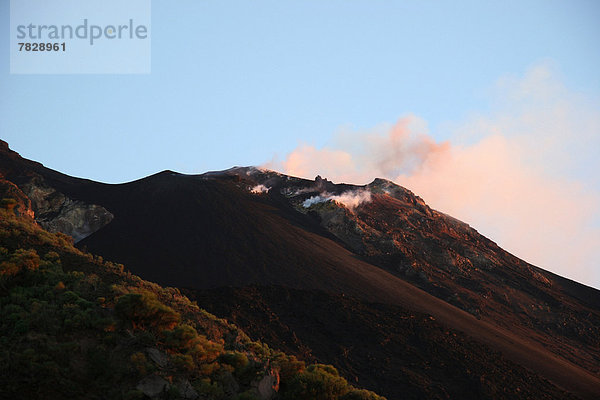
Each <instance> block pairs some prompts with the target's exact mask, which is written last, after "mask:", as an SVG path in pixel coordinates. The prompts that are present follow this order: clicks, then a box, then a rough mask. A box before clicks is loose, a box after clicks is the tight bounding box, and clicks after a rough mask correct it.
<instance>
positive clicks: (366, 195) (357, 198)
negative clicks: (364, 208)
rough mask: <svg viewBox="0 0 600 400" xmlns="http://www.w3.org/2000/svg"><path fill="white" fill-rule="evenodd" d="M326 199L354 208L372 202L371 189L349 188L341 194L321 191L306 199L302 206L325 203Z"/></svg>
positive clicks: (307, 206)
mask: <svg viewBox="0 0 600 400" xmlns="http://www.w3.org/2000/svg"><path fill="white" fill-rule="evenodd" d="M326 201H335V202H336V203H340V204H343V205H344V206H345V207H346V208H349V209H350V210H353V209H355V208H356V207H358V206H359V205H361V204H362V203H368V202H370V201H371V192H370V191H369V190H349V191H347V192H344V193H342V194H341V195H332V194H329V193H321V194H320V195H318V196H312V197H310V198H309V199H306V200H304V203H302V207H304V208H309V207H310V206H312V205H313V204H317V203H324V202H326Z"/></svg>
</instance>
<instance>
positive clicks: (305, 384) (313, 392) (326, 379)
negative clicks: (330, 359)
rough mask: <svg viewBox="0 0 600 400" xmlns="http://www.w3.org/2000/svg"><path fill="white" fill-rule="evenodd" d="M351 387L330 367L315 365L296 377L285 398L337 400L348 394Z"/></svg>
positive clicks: (289, 385)
mask: <svg viewBox="0 0 600 400" xmlns="http://www.w3.org/2000/svg"><path fill="white" fill-rule="evenodd" d="M350 390H351V387H350V386H349V385H348V382H346V380H345V379H344V378H342V377H340V376H339V374H338V372H337V370H336V369H335V368H333V367H332V366H330V365H322V364H314V365H310V366H309V367H308V368H306V370H304V371H303V372H301V373H299V374H297V375H296V376H294V377H293V378H292V379H291V381H290V382H289V384H288V385H287V390H286V393H285V396H284V398H285V399H289V400H296V399H313V400H336V399H338V398H339V397H340V396H342V395H344V394H346V393H348V392H349V391H350Z"/></svg>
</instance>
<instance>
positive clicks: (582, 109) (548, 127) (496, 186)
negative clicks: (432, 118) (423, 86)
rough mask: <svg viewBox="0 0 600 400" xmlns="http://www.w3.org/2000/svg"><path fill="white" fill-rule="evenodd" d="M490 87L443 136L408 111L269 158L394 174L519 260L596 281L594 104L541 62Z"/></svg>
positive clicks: (291, 165)
mask: <svg viewBox="0 0 600 400" xmlns="http://www.w3.org/2000/svg"><path fill="white" fill-rule="evenodd" d="M495 91H496V93H495V96H494V97H493V101H492V110H493V111H492V112H490V113H488V114H487V115H479V116H474V117H471V118H469V119H468V120H467V121H463V122H460V123H455V124H453V125H448V126H447V127H446V129H447V131H446V132H445V133H446V135H445V137H450V140H449V141H447V142H437V141H436V140H435V139H434V138H433V137H432V136H431V135H430V134H429V131H428V128H427V124H426V122H425V121H423V120H422V119H420V118H418V117H417V116H414V115H408V116H405V117H403V118H401V119H400V120H399V121H398V122H397V123H395V124H393V125H380V126H377V127H375V128H373V129H371V130H369V131H345V132H342V133H340V134H337V135H336V136H335V137H333V138H332V140H331V145H329V146H326V147H324V148H315V147H313V146H310V145H307V144H303V145H301V146H299V147H298V148H296V149H295V150H294V151H293V152H291V153H290V154H288V155H287V157H286V158H285V159H284V160H283V161H281V162H272V163H271V164H269V165H268V167H270V168H274V169H279V170H282V171H283V172H285V173H287V174H290V175H296V176H302V177H306V178H311V177H314V176H316V175H318V174H320V175H322V176H326V177H327V178H329V179H332V180H334V181H337V182H347V183H368V182H370V181H371V180H372V179H374V178H375V177H382V178H387V179H390V180H393V181H394V182H396V183H398V184H400V185H402V186H405V187H407V188H409V189H411V190H412V191H414V192H415V193H416V194H418V195H419V196H421V197H422V198H423V199H424V200H425V201H426V202H427V203H428V204H429V205H430V206H432V207H433V208H435V209H438V210H440V211H442V212H445V213H447V214H450V215H452V216H454V217H457V218H459V219H461V220H463V221H465V222H467V223H469V224H470V225H471V226H473V227H475V228H476V229H478V230H479V231H480V232H482V233H483V234H484V235H486V236H488V237H490V238H491V239H492V240H494V241H496V242H497V243H498V244H499V245H501V246H502V247H504V248H505V249H506V250H508V251H510V252H512V253H514V254H516V255H518V256H520V257H522V258H524V259H525V260H526V261H528V262H530V263H533V264H536V265H539V266H540V267H542V268H545V269H549V270H551V271H553V272H556V273H559V274H561V275H563V276H567V277H570V278H572V279H575V280H578V281H580V282H584V283H587V284H590V285H593V286H596V287H600V272H599V269H600V266H598V263H597V261H596V260H597V256H596V253H597V249H598V248H599V247H600V177H599V176H598V172H597V171H600V115H599V113H598V110H599V109H600V107H598V104H594V103H593V102H592V101H590V100H589V99H585V98H583V97H582V96H579V95H576V94H573V93H571V92H569V91H568V90H567V89H566V88H565V87H564V86H563V85H562V84H561V82H560V81H559V80H558V79H557V78H556V77H555V74H554V73H553V72H552V69H551V68H549V67H548V66H547V65H540V66H537V67H534V68H532V69H530V70H529V71H528V72H527V73H526V74H525V76H524V77H523V78H504V79H502V80H500V81H499V82H498V84H497V85H496V87H495ZM339 197H344V195H342V196H339ZM347 200H348V202H349V204H354V203H353V202H352V200H350V199H347ZM344 201H346V200H344Z"/></svg>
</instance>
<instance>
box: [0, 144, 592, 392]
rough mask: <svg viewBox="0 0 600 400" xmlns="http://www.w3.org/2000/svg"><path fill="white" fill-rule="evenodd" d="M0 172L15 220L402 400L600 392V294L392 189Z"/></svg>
mask: <svg viewBox="0 0 600 400" xmlns="http://www.w3.org/2000/svg"><path fill="white" fill-rule="evenodd" d="M0 175H1V176H2V179H3V180H4V185H5V187H10V190H12V191H13V192H15V193H16V192H19V196H20V198H21V201H20V202H19V206H18V207H17V208H16V209H17V212H19V209H20V211H21V212H31V210H33V212H35V216H36V218H37V219H38V221H39V223H40V224H41V225H42V226H44V227H45V228H47V229H50V230H55V231H63V232H65V233H68V234H70V235H72V236H73V237H74V238H75V239H76V240H77V241H78V242H77V245H78V246H79V247H80V248H84V249H87V250H88V251H90V252H92V253H95V254H99V255H102V256H103V257H104V258H105V259H108V260H111V261H115V262H119V263H123V264H125V266H126V268H128V269H129V270H130V271H131V272H133V273H135V274H137V275H140V276H141V277H143V278H144V279H147V280H152V281H155V282H157V283H159V284H162V285H170V286H175V287H178V288H180V289H183V290H185V292H186V293H187V294H188V296H190V297H192V298H194V299H195V300H196V301H197V302H198V304H199V305H200V306H201V307H203V308H205V309H207V310H208V311H210V312H212V313H215V314H216V315H218V316H221V317H224V318H227V319H229V320H231V322H234V323H235V324H237V325H238V326H240V327H241V328H242V329H244V330H245V331H246V332H247V333H248V334H249V335H250V336H252V337H255V338H257V339H260V340H262V341H264V342H266V343H268V344H269V345H271V346H272V347H275V348H280V349H282V350H284V351H286V352H288V353H292V354H296V355H298V356H299V357H301V358H304V359H306V360H310V361H320V362H325V363H330V364H333V365H335V366H336V367H337V368H338V369H339V370H340V371H341V372H342V374H343V375H345V377H346V378H347V379H349V380H350V381H352V382H354V383H355V384H356V385H357V386H361V387H364V388H367V389H370V390H374V391H376V392H378V393H380V394H383V395H385V396H387V397H388V398H389V399H400V398H440V399H443V398H458V397H464V398H507V399H508V398H569V397H574V398H576V397H581V398H597V397H598V396H599V395H600V377H599V372H600V362H599V360H600V292H599V291H597V290H595V289H593V288H590V287H587V286H585V285H581V284H579V283H576V282H574V281H571V280H568V279H565V278H562V277H560V276H557V275H555V274H552V273H550V272H548V271H545V270H543V269H540V268H538V267H535V266H533V265H530V264H528V263H527V262H525V261H523V260H520V259H518V258H517V257H515V256H512V255H511V254H509V253H507V252H506V251H504V250H502V249H501V248H500V247H498V246H497V245H496V244H495V243H494V242H492V241H491V240H489V239H487V238H485V237H483V236H482V235H480V234H479V233H478V232H477V231H476V230H475V229H473V228H472V227H470V226H469V225H467V224H465V223H463V222H460V221H458V220H456V219H454V218H452V217H450V216H448V215H445V214H443V213H441V212H438V211H436V210H433V209H431V208H429V207H428V206H427V205H426V204H425V203H424V201H423V200H422V199H420V198H419V197H418V196H416V195H415V194H413V193H412V192H410V191H409V190H407V189H405V188H403V187H401V186H398V185H396V184H395V183H393V182H390V181H386V180H382V179H376V180H374V181H373V182H371V183H370V184H368V185H363V186H356V185H347V184H334V183H332V182H330V181H328V180H327V179H323V178H321V177H317V178H316V179H315V180H305V179H300V178H295V177H290V176H286V175H282V174H279V173H277V172H274V171H269V170H265V169H260V168H254V167H245V168H232V169H230V170H226V171H220V172H210V173H205V174H200V175H183V174H179V173H176V172H172V171H164V172H161V173H158V174H155V175H152V176H149V177H147V178H143V179H140V180H137V181H134V182H130V183H125V184H118V185H109V184H103V183H98V182H93V181H89V180H85V179H79V178H73V177H69V176H67V175H64V174H61V173H59V172H56V171H53V170H50V169H48V168H45V167H44V166H42V165H41V164H39V163H36V162H33V161H29V160H25V159H23V158H21V157H20V156H19V155H18V154H17V153H15V152H13V151H11V150H9V148H8V146H7V145H6V144H5V143H4V142H2V143H0Z"/></svg>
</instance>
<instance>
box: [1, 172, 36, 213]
mask: <svg viewBox="0 0 600 400" xmlns="http://www.w3.org/2000/svg"><path fill="white" fill-rule="evenodd" d="M0 200H2V201H8V200H12V201H14V204H12V205H11V208H12V209H13V211H14V212H15V214H16V215H25V216H28V217H30V218H34V212H33V209H32V208H31V201H30V200H29V198H28V197H27V196H26V195H25V193H23V191H22V190H21V189H19V187H18V186H17V185H15V184H14V183H12V182H10V181H7V180H6V179H3V178H2V177H1V176H0Z"/></svg>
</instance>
